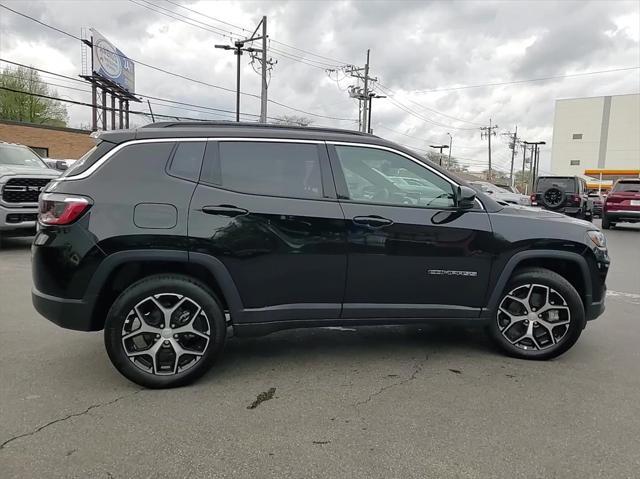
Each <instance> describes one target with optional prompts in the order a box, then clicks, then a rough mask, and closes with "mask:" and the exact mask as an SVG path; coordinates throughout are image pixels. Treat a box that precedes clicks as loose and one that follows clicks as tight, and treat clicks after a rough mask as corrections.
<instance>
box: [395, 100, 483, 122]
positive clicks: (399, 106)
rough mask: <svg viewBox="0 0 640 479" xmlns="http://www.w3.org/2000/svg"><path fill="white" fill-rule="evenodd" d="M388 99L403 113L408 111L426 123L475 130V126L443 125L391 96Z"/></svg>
mask: <svg viewBox="0 0 640 479" xmlns="http://www.w3.org/2000/svg"><path fill="white" fill-rule="evenodd" d="M389 101H390V102H391V104H392V105H394V106H395V107H396V108H399V109H400V110H402V111H404V112H405V113H408V114H409V115H412V116H414V117H416V118H418V119H419V120H422V121H424V122H427V123H431V124H433V125H435V126H439V127H441V128H444V129H450V130H451V129H453V130H475V129H476V128H462V127H459V126H452V125H445V124H443V123H439V122H437V121H435V120H432V119H430V118H427V117H425V116H422V115H421V114H420V113H417V112H416V111H415V110H412V109H411V108H410V107H408V106H407V105H404V104H402V103H400V102H399V101H398V100H396V99H395V98H393V97H389Z"/></svg>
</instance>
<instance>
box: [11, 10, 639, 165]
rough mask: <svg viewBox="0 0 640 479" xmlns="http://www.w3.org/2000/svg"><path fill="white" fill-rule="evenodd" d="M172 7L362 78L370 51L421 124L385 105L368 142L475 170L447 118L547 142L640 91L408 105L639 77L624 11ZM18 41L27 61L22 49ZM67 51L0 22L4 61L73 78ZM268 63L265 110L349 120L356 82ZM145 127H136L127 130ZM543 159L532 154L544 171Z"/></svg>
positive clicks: (135, 21) (192, 91)
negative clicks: (567, 104)
mask: <svg viewBox="0 0 640 479" xmlns="http://www.w3.org/2000/svg"><path fill="white" fill-rule="evenodd" d="M5 2H6V0H5ZM8 5H9V6H10V7H11V8H15V9H16V10H20V11H23V12H25V13H27V14H29V15H32V16H34V17H36V18H38V19H40V20H41V21H43V22H47V23H50V24H53V25H55V26H57V27H59V28H61V29H64V30H67V31H69V32H71V33H74V34H79V32H80V27H82V26H85V27H88V26H93V27H95V28H97V29H98V30H99V31H101V32H102V33H103V34H104V35H106V36H107V37H108V38H110V39H111V40H112V41H113V42H114V43H115V44H116V45H117V46H118V47H119V48H120V49H122V50H123V51H124V52H125V53H127V54H128V55H130V56H131V57H133V58H136V59H138V60H141V61H144V62H146V63H149V64H152V65H157V66H159V67H162V68H165V69H168V70H171V71H175V72H178V73H180V74H182V75H185V76H190V77H192V78H196V79H199V80H203V81H206V82H209V83H213V84H216V85H221V86H224V87H228V88H231V89H233V88H234V87H235V58H234V57H233V56H232V55H231V53H230V52H224V51H220V50H216V49H214V48H213V45H214V44H215V43H226V42H228V41H229V40H228V39H225V38H222V37H220V36H218V35H215V34H213V33H211V32H208V31H204V30H202V29H200V28H196V27H193V26H189V25H186V24H184V23H182V22H179V21H177V20H174V19H170V18H167V17H165V16H163V15H161V14H159V13H155V12H151V11H149V10H148V9H145V8H143V7H141V6H139V5H136V4H135V3H133V2H128V1H115V2H114V1H112V2H107V1H90V2H89V1H85V2H73V1H65V0H58V1H42V2H41V1H20V2H18V1H10V2H9V3H8ZM156 5H157V6H161V7H164V8H167V9H169V10H171V11H174V12H176V13H181V14H185V15H187V16H189V17H192V18H193V19H199V20H200V21H202V22H204V23H206V24H211V25H213V26H216V27H218V28H222V29H228V28H230V27H228V26H225V25H223V24H221V23H216V22H214V21H213V20H210V19H207V18H205V17H198V16H197V15H195V14H191V13H189V12H187V11H186V10H184V9H179V8H178V7H175V6H174V5H171V4H170V3H168V2H157V3H156ZM183 5H186V6H188V7H189V8H193V9H196V10H199V11H202V12H203V13H206V14H207V15H210V16H213V17H216V18H219V19H222V20H226V21H228V22H230V23H233V24H238V25H241V26H243V27H245V28H253V27H254V26H255V25H256V24H257V23H258V21H259V20H260V18H261V16H262V15H263V14H264V15H267V16H268V17H269V26H270V36H271V38H272V39H273V40H279V41H281V42H285V43H287V44H289V45H292V46H296V47H299V48H302V49H305V50H309V51H313V52H316V53H318V54H320V55H323V56H326V57H328V58H332V59H337V60H339V61H347V62H354V63H357V64H358V65H361V64H362V63H363V62H364V58H365V54H366V49H367V48H370V49H371V59H372V74H373V75H375V76H377V77H378V78H379V79H380V83H381V84H382V85H385V86H386V87H388V88H391V89H392V90H393V91H395V92H396V93H397V96H396V97H395V99H394V101H397V102H401V103H402V104H403V105H405V107H407V108H410V109H411V110H414V111H415V112H417V113H419V115H420V116H422V117H423V118H424V119H425V120H430V121H425V120H421V119H418V118H415V117H414V116H412V115H409V114H408V113H406V112H405V111H403V110H402V109H400V108H398V107H397V106H396V105H394V103H393V102H392V101H391V100H378V101H377V102H376V104H375V107H374V125H375V129H376V132H377V133H379V134H380V135H382V136H388V137H389V138H391V139H394V140H397V141H400V142H403V143H406V144H408V145H412V146H415V147H417V148H428V144H429V142H434V141H437V142H443V141H448V137H447V136H446V133H447V132H451V133H452V134H453V135H454V149H453V151H454V155H455V154H458V155H460V156H462V157H468V158H470V160H471V161H473V162H474V164H480V163H481V162H482V161H484V160H485V159H486V145H485V144H484V142H483V141H482V140H481V139H480V135H479V131H478V130H477V129H472V130H469V129H466V128H473V127H474V125H472V124H470V123H466V122H463V121H459V120H456V119H453V118H459V119H464V120H467V121H469V122H474V123H479V124H485V123H486V122H488V120H489V118H490V117H491V118H492V119H493V120H494V122H497V123H498V124H499V125H500V127H501V130H502V129H503V128H505V129H513V127H514V126H515V125H516V124H518V125H519V131H520V132H521V133H522V134H523V135H525V137H527V136H529V137H531V138H530V139H543V140H547V141H550V140H551V128H552V122H553V109H554V104H555V99H556V98H562V97H565V98H566V97H576V96H592V95H601V94H616V93H628V92H632V91H638V84H639V82H640V75H639V73H638V71H637V70H636V71H632V72H624V73H612V74H606V75H594V76H587V77H579V78H567V79H563V80H554V81H547V82H540V83H522V84H517V85H505V86H498V87H491V88H476V89H466V90H456V91H450V92H441V93H420V94H418V93H406V92H408V91H412V90H429V89H441V88H447V87H451V86H459V85H472V84H476V83H486V82H496V81H509V80H514V79H522V78H530V77H538V76H548V75H556V74H560V75H561V74H565V73H567V72H573V71H592V70H603V69H608V68H615V67H625V66H632V65H637V64H638V59H639V57H640V47H639V43H638V39H637V35H638V33H637V28H638V27H637V25H638V23H640V10H639V7H638V4H637V2H634V1H628V2H625V1H616V2H604V1H602V2H597V1H591V2H583V1H544V2H527V1H512V2H505V1H493V2H491V1H483V2H480V1H454V2H442V1H433V2H426V1H393V2H392V1H368V2H365V1H341V2H328V1H322V2H321V1H288V2H287V1H254V2H236V3H231V2H215V3H213V2H205V1H189V2H188V3H183ZM624 15H627V16H631V18H632V21H631V22H627V23H628V25H631V28H634V25H635V28H636V30H635V33H633V32H631V33H630V32H628V31H626V30H617V27H616V22H618V21H619V18H620V17H622V16H624ZM633 20H635V21H633ZM633 35H635V37H634V36H633ZM25 42H28V45H29V48H25V47H24V45H25ZM271 47H273V48H274V49H277V50H281V51H286V52H288V54H289V55H294V56H302V57H304V58H305V59H306V61H310V62H311V63H314V61H317V62H328V63H333V61H332V60H326V59H322V58H319V57H313V56H310V55H307V54H305V53H303V52H300V51H297V50H294V49H291V48H289V47H287V46H284V45H281V44H278V43H276V42H272V43H271ZM79 52H80V48H79V45H78V42H76V41H74V40H71V39H68V38H65V37H63V36H61V35H60V34H58V33H56V32H52V31H50V30H47V29H44V28H43V27H42V26H40V25H37V24H35V23H33V22H29V21H26V20H24V19H21V18H19V17H16V16H15V15H13V14H11V13H9V12H6V11H4V10H0V55H1V56H2V57H7V58H9V59H11V60H15V61H18V62H21V61H26V62H30V63H32V64H33V65H34V66H41V67H44V68H48V69H52V70H55V71H59V69H60V68H63V67H64V69H65V70H64V71H61V73H67V74H74V75H75V74H78V73H80V54H79ZM54 54H55V55H54ZM271 55H272V56H273V57H274V58H277V59H278V64H277V65H276V66H275V68H274V71H273V77H272V80H271V83H270V91H269V94H270V97H271V98H272V99H276V100H277V101H279V102H282V103H286V104H288V105H291V106H294V107H296V108H299V109H302V110H307V111H310V112H314V113H318V114H321V115H327V116H337V117H346V118H356V117H357V105H356V103H355V102H354V101H353V100H351V99H349V97H348V95H347V93H346V91H344V90H345V89H346V87H347V86H348V85H349V84H352V83H354V82H355V80H354V79H349V78H346V79H345V78H342V77H343V75H342V74H340V75H339V78H340V81H339V82H338V84H336V81H335V75H334V76H333V78H334V79H332V80H330V79H329V78H328V76H327V74H326V72H325V71H323V68H322V67H321V68H317V67H312V66H309V65H306V64H304V63H300V62H297V61H294V60H292V59H289V58H286V55H283V54H282V53H280V52H277V51H275V50H272V51H271ZM54 56H55V58H62V59H64V60H65V61H64V64H62V63H61V64H60V65H59V66H56V65H55V64H52V62H53V57H54ZM248 60H249V58H248V56H245V57H243V72H242V85H243V86H242V89H243V91H246V92H249V93H254V94H259V91H260V79H259V76H258V75H256V74H255V73H254V72H253V70H252V69H251V68H250V67H249V65H248ZM57 69H58V70H57ZM136 75H137V79H136V81H137V88H138V90H139V91H140V92H142V93H145V94H148V95H153V96H158V97H166V98H171V99H174V100H179V101H185V102H189V103H194V104H199V105H205V106H209V107H214V108H224V109H229V110H233V109H234V105H235V98H234V95H233V94H232V93H228V92H223V91H220V90H216V89H212V88H210V87H207V86H203V85H198V84H196V83H192V82H187V81H185V80H181V79H179V78H175V77H171V76H168V75H165V74H162V73H160V72H157V71H154V70H150V69H148V68H145V67H144V66H142V65H138V67H137V68H136ZM57 91H58V92H59V94H60V95H66V96H68V97H72V98H75V99H81V100H83V101H86V99H87V96H86V95H85V94H83V93H80V92H73V91H67V90H65V89H64V88H57ZM411 102H415V103H411ZM416 103H417V104H419V105H424V107H427V108H429V109H431V110H428V109H425V108H422V107H420V106H418V105H416ZM242 105H243V107H242V109H243V111H248V112H251V113H258V112H259V102H258V101H257V100H256V99H254V98H250V97H243V98H242ZM140 108H142V106H140ZM269 108H270V115H274V116H277V115H281V114H297V113H295V112H292V111H291V110H287V109H286V108H283V107H280V106H277V105H273V104H270V105H269ZM154 110H155V111H156V112H157V113H166V114H176V115H185V116H194V117H214V116H215V115H214V114H213V113H202V114H201V113H197V112H190V111H180V110H176V109H171V108H168V107H166V106H154ZM432 110H439V111H441V112H442V113H445V114H446V115H448V116H449V117H447V116H443V115H440V114H438V113H436V112H434V111H432ZM70 113H71V114H70V117H71V121H72V123H74V124H80V123H84V124H86V123H88V119H89V112H88V110H87V109H85V108H82V107H72V108H70ZM450 117H453V118H450ZM311 118H312V119H313V120H314V122H315V124H324V125H333V126H341V127H353V123H351V124H350V123H347V122H335V121H332V120H329V119H323V118H315V117H311ZM145 121H146V120H143V119H140V120H139V123H144V122H145ZM434 123H439V124H440V125H441V126H437V125H435V124H434ZM385 128H387V129H391V130H397V131H399V132H402V133H405V134H406V135H410V136H413V137H416V138H407V137H406V136H402V135H400V134H398V133H392V132H390V131H389V130H386V129H385ZM534 137H535V138H534ZM547 154H548V152H545V151H543V153H542V155H543V161H545V158H546V156H545V155H547ZM495 156H496V158H497V161H498V162H501V161H502V162H503V161H506V160H505V159H506V158H507V157H509V152H508V150H507V149H506V142H502V141H497V142H496V151H495Z"/></svg>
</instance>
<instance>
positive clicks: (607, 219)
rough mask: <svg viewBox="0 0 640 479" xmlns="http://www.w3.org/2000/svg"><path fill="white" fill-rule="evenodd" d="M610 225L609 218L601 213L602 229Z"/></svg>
mask: <svg viewBox="0 0 640 479" xmlns="http://www.w3.org/2000/svg"><path fill="white" fill-rule="evenodd" d="M610 227H611V222H610V221H609V218H607V215H605V214H604V213H602V229H603V230H608V229H609V228H610Z"/></svg>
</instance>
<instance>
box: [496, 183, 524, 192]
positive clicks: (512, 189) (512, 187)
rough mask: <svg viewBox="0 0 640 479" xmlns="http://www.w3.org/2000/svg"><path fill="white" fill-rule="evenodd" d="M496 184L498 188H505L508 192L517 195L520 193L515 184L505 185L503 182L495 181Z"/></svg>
mask: <svg viewBox="0 0 640 479" xmlns="http://www.w3.org/2000/svg"><path fill="white" fill-rule="evenodd" d="M496 186H497V187H498V188H502V189H503V190H507V191H509V192H510V193H516V194H518V195H519V194H521V193H520V192H519V191H518V189H517V188H516V187H515V186H511V185H505V184H501V183H496Z"/></svg>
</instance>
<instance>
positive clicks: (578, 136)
mask: <svg viewBox="0 0 640 479" xmlns="http://www.w3.org/2000/svg"><path fill="white" fill-rule="evenodd" d="M573 139H574V140H582V133H574V134H573Z"/></svg>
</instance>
